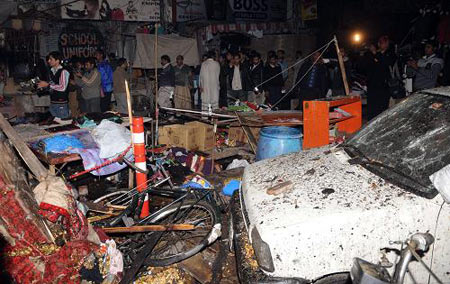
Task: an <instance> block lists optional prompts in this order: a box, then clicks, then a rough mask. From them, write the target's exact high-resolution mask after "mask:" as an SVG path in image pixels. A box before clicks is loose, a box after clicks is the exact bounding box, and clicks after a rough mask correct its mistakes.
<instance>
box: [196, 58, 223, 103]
mask: <svg viewBox="0 0 450 284" xmlns="http://www.w3.org/2000/svg"><path fill="white" fill-rule="evenodd" d="M214 57H215V53H214V52H212V51H210V52H208V59H206V60H205V61H204V62H203V63H202V67H201V69H200V91H201V96H202V110H203V111H208V108H209V105H211V109H217V108H219V89H220V87H219V75H220V65H219V62H217V61H215V60H214V59H213V58H214Z"/></svg>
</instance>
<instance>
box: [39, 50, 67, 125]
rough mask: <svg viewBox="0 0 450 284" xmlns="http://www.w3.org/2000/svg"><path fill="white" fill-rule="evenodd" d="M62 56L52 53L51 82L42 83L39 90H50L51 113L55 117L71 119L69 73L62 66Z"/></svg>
mask: <svg viewBox="0 0 450 284" xmlns="http://www.w3.org/2000/svg"><path fill="white" fill-rule="evenodd" d="M61 61H62V56H61V53H59V52H58V51H53V52H50V54H49V55H48V60H47V62H48V64H49V65H50V67H51V69H50V70H51V72H50V82H46V81H40V82H39V83H38V88H46V87H49V89H50V113H51V114H52V115H53V116H54V117H59V118H62V119H65V118H69V115H70V114H69V105H68V103H69V92H68V90H67V86H68V85H69V78H70V74H69V72H68V71H67V70H66V69H64V68H63V67H62V65H61Z"/></svg>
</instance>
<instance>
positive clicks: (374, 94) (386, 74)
mask: <svg viewBox="0 0 450 284" xmlns="http://www.w3.org/2000/svg"><path fill="white" fill-rule="evenodd" d="M378 48H379V50H378V51H377V50H376V49H375V47H374V46H373V47H371V49H370V53H369V55H368V66H367V111H368V118H369V120H370V119H372V118H374V117H375V116H377V115H379V114H380V113H382V112H383V111H385V110H386V109H387V108H388V107H389V99H390V97H391V95H390V93H389V87H388V81H389V79H390V78H391V72H390V68H392V66H393V65H394V63H395V55H394V54H392V53H391V52H390V50H389V38H388V37H387V36H382V37H381V38H380V39H379V40H378Z"/></svg>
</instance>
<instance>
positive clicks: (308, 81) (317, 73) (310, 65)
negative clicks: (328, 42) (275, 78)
mask: <svg viewBox="0 0 450 284" xmlns="http://www.w3.org/2000/svg"><path fill="white" fill-rule="evenodd" d="M300 79H302V80H301V81H300ZM295 81H296V83H298V87H299V93H300V96H299V97H300V108H303V101H309V100H315V99H320V98H324V97H325V96H326V93H327V90H328V69H327V67H326V66H325V64H324V63H323V60H322V58H321V55H320V52H318V51H317V52H315V53H314V54H313V55H312V57H311V58H310V60H308V62H305V64H303V65H302V67H301V68H300V70H299V72H298V75H297V79H296V80H295ZM299 81H300V82H299Z"/></svg>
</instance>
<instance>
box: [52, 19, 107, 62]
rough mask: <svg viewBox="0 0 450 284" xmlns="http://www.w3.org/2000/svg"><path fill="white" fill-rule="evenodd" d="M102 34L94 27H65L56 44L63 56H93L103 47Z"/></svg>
mask: <svg viewBox="0 0 450 284" xmlns="http://www.w3.org/2000/svg"><path fill="white" fill-rule="evenodd" d="M103 43H104V42H103V36H102V34H101V33H100V32H99V31H98V30H97V29H96V28H94V27H88V28H86V27H82V28H81V27H80V28H78V29H77V28H66V29H63V31H62V32H61V34H60V35H59V40H58V46H59V50H60V51H61V53H62V55H63V57H64V58H71V57H72V56H78V57H85V58H86V57H94V56H95V51H96V50H97V49H102V48H103V47H104V44H103Z"/></svg>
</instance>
